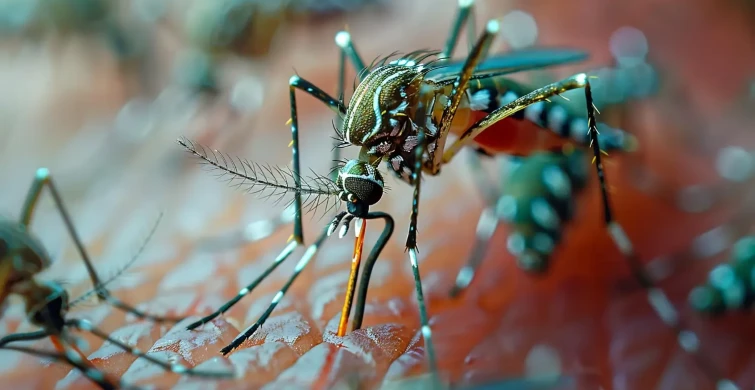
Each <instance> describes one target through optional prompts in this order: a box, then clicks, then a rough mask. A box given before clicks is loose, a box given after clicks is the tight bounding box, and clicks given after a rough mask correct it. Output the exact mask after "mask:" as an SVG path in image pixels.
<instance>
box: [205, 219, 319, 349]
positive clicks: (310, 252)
mask: <svg viewBox="0 0 755 390" xmlns="http://www.w3.org/2000/svg"><path fill="white" fill-rule="evenodd" d="M327 233H328V230H327V227H326V229H325V230H324V231H323V232H322V233H321V234H320V236H319V237H318V238H317V241H315V243H314V244H312V245H310V246H309V248H307V250H306V251H305V252H304V255H303V256H302V258H301V259H300V260H299V262H298V263H297V264H296V268H294V273H293V275H291V277H290V278H289V279H288V281H286V284H284V285H283V287H282V288H281V289H280V291H278V293H277V294H275V296H274V297H273V300H272V301H271V302H270V306H268V308H267V310H265V312H264V313H262V316H260V318H259V319H258V320H257V322H255V323H254V324H253V325H252V326H251V327H249V328H248V329H247V330H246V331H244V333H242V334H240V335H239V336H237V337H236V338H235V339H234V340H233V341H232V342H231V343H230V344H228V345H227V346H226V347H224V348H223V349H221V350H220V352H221V353H222V354H223V355H228V354H229V353H230V352H231V351H233V350H234V349H236V348H238V347H239V346H240V345H241V344H243V343H244V341H246V340H247V339H249V338H250V337H252V335H254V332H256V331H257V329H259V327H260V326H262V324H264V323H265V321H267V319H268V318H269V317H270V314H271V313H272V312H273V310H275V307H276V306H278V303H279V302H280V300H281V299H283V296H284V295H286V292H287V291H288V289H289V288H290V287H291V285H292V284H293V283H294V281H295V280H296V278H297V277H299V274H300V273H301V271H302V270H304V268H305V267H306V266H307V264H308V263H309V261H310V260H312V258H313V257H314V256H315V254H317V251H318V250H319V249H320V246H321V245H322V243H323V242H324V241H325V239H326V238H328V234H327Z"/></svg>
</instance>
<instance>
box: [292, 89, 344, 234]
mask: <svg viewBox="0 0 755 390" xmlns="http://www.w3.org/2000/svg"><path fill="white" fill-rule="evenodd" d="M288 84H289V88H288V90H289V98H290V100H291V119H290V122H291V138H292V139H291V147H292V151H293V153H292V154H293V173H294V183H295V186H296V187H297V188H301V168H300V164H299V118H298V116H297V113H296V90H297V89H300V90H302V91H304V92H306V93H308V94H309V95H311V96H313V97H315V98H316V99H317V100H319V101H321V102H323V103H325V105H327V106H328V107H330V108H331V109H332V110H333V111H335V112H336V114H338V115H339V116H343V115H346V106H345V105H344V104H343V103H342V102H340V101H339V100H336V99H334V98H333V97H332V96H330V95H328V94H327V93H326V92H325V91H323V90H322V89H320V88H318V87H317V86H315V85H314V84H312V83H310V82H309V81H307V80H304V79H303V78H301V77H299V76H291V79H289V81H288ZM294 207H295V210H296V216H295V220H294V237H293V238H294V240H296V242H297V243H298V244H304V230H303V228H302V222H301V217H302V215H301V214H302V213H301V210H302V207H301V193H300V192H298V191H297V192H295V193H294Z"/></svg>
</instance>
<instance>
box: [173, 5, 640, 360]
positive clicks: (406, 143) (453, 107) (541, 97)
mask: <svg viewBox="0 0 755 390" xmlns="http://www.w3.org/2000/svg"><path fill="white" fill-rule="evenodd" d="M459 5H460V9H459V12H458V14H457V17H456V20H455V21H454V24H453V29H452V31H451V35H450V37H449V40H448V42H447V44H446V48H445V50H444V51H443V52H442V53H440V56H438V54H439V53H437V52H428V51H417V52H413V53H409V54H407V55H404V56H401V57H399V58H398V59H396V60H393V61H390V62H389V60H390V57H392V56H389V57H386V58H384V59H382V60H381V61H377V62H376V63H373V65H371V66H369V67H367V66H365V63H364V61H362V59H361V57H360V56H359V55H358V53H357V51H356V49H355V48H354V46H353V44H352V42H351V37H350V35H349V34H348V33H347V32H345V31H342V32H339V33H338V34H337V35H336V43H337V45H338V46H339V47H340V48H341V49H342V54H341V59H342V64H343V62H345V58H346V57H348V58H349V59H350V60H351V62H352V63H353V65H354V67H355V69H356V71H357V73H358V75H359V79H360V82H359V84H358V86H356V88H355V91H354V94H353V96H352V98H351V104H350V105H349V106H348V107H347V106H346V105H345V104H344V102H343V101H342V99H336V98H333V97H331V96H330V95H328V94H327V93H326V92H324V91H323V90H321V89H320V88H318V87H316V86H315V85H314V84H312V83H310V82H308V81H306V80H304V79H302V78H301V77H299V76H293V77H291V79H290V81H289V85H290V87H289V90H290V99H291V119H290V123H291V129H292V142H291V146H292V147H293V168H292V170H290V171H289V170H285V169H284V168H273V167H269V166H261V165H259V164H256V163H251V162H248V161H242V160H240V159H237V158H236V159H234V158H232V157H229V156H225V155H223V154H220V153H219V152H216V151H212V152H208V150H207V149H205V148H203V147H201V146H200V147H198V146H197V145H195V144H194V143H191V142H189V141H186V140H179V143H180V144H181V145H183V146H184V147H185V148H186V149H188V150H189V151H190V152H192V153H193V154H195V155H196V156H198V157H199V158H201V159H202V160H203V161H204V162H205V163H207V164H209V165H210V166H211V167H213V168H216V169H219V170H220V171H221V173H222V174H229V175H230V176H231V179H230V180H231V181H232V180H234V179H239V180H240V183H239V185H243V184H244V183H249V184H250V185H251V186H252V187H254V186H260V190H265V189H270V190H272V191H273V193H275V194H281V195H282V194H285V193H287V192H293V193H294V199H293V205H294V207H295V221H294V234H293V238H294V241H292V242H291V243H289V245H288V246H287V247H286V248H285V249H284V250H283V252H281V254H280V255H279V256H278V258H276V260H275V262H274V263H273V265H271V267H270V268H269V269H268V270H267V271H265V272H263V274H262V275H260V277H259V278H258V279H257V280H255V281H254V282H253V283H252V284H250V285H249V286H247V287H246V288H244V289H242V290H241V291H240V292H239V294H238V296H237V297H235V298H234V299H233V300H231V301H230V302H229V303H228V304H226V305H224V306H223V307H222V308H221V309H220V310H219V311H218V312H216V313H213V314H212V315H210V316H208V317H206V318H205V319H202V320H200V321H198V322H197V323H195V324H192V325H191V326H190V327H189V328H190V329H193V328H195V327H197V326H199V325H201V324H203V323H205V322H207V321H209V320H211V319H212V318H214V317H216V316H217V315H219V314H220V313H223V312H225V311H226V310H228V309H229V308H230V306H232V305H233V304H235V303H236V302H238V300H239V299H241V297H243V296H244V295H246V294H248V293H249V292H250V291H251V290H252V289H253V288H254V287H256V285H257V284H258V283H259V282H260V281H261V280H262V279H263V278H264V277H266V276H267V275H268V274H269V272H272V270H273V269H274V268H275V267H277V265H279V264H280V263H281V262H282V261H283V260H284V259H285V258H286V257H288V256H289V255H290V253H291V252H292V251H293V250H294V249H295V248H296V247H297V246H298V245H301V244H302V243H303V242H304V240H303V232H302V223H301V215H302V214H303V212H302V195H305V196H306V197H307V199H306V200H307V202H306V203H305V204H304V205H305V206H309V207H310V208H317V207H319V206H321V205H325V206H326V208H327V209H330V208H331V207H333V204H331V203H330V201H331V199H335V200H336V203H338V201H339V200H340V201H341V202H344V203H345V204H346V211H344V212H340V213H338V214H337V215H336V216H335V218H333V220H332V221H331V223H330V224H329V225H328V226H327V228H326V231H325V232H324V233H323V234H322V235H321V236H320V237H319V238H318V239H317V240H316V242H315V244H313V245H312V246H310V248H309V249H308V250H307V251H306V252H305V255H304V257H303V259H302V261H301V262H300V263H299V264H298V265H297V267H296V271H295V274H294V277H295V276H296V275H298V273H299V272H300V271H301V269H302V268H303V267H304V266H306V263H307V262H308V261H309V259H310V258H311V257H312V256H314V254H315V252H316V251H317V249H318V248H319V246H320V245H321V243H322V241H323V240H324V239H325V237H326V236H327V235H330V234H331V233H333V232H334V231H335V230H336V229H337V228H338V226H342V228H341V231H340V235H341V236H344V235H345V234H346V232H347V230H348V228H349V225H350V223H351V221H352V220H354V219H362V220H364V219H369V218H370V217H371V213H369V208H370V206H372V205H374V204H376V203H377V202H378V201H379V200H380V199H381V197H382V195H383V192H384V181H383V177H382V174H381V173H380V172H379V171H378V170H377V166H378V165H379V163H380V162H381V161H385V162H386V163H387V164H388V166H389V169H390V170H391V171H393V172H394V173H395V174H396V175H397V176H398V177H399V178H400V179H402V180H403V181H405V182H407V183H409V184H410V185H412V186H414V188H415V191H414V197H413V207H412V213H411V223H410V226H409V234H408V237H407V241H406V247H407V250H408V252H409V258H410V262H411V265H412V270H413V275H414V280H415V289H416V294H417V300H418V302H419V310H420V321H421V325H422V328H421V329H422V335H423V338H424V340H425V347H426V350H427V355H428V361H429V364H430V368H431V371H433V372H434V371H435V370H436V367H435V352H434V348H433V344H432V336H431V331H430V327H429V326H428V317H427V311H426V308H425V303H424V294H423V292H422V286H421V279H420V273H419V269H418V266H417V248H416V242H417V241H416V234H417V231H416V230H417V229H416V226H417V217H418V211H419V194H420V182H421V180H420V178H421V174H422V173H426V174H430V175H437V174H439V173H440V167H441V166H442V165H443V164H445V163H448V162H450V161H451V160H452V158H453V157H454V156H455V155H456V153H457V152H458V151H459V150H460V149H461V147H463V146H465V145H467V144H469V143H470V142H471V141H472V140H473V139H475V137H477V136H478V135H480V134H482V133H483V131H484V130H486V129H488V128H489V127H490V126H492V125H493V124H495V123H497V122H499V121H501V120H502V119H504V118H509V117H512V118H520V119H521V118H523V117H524V116H525V114H527V113H530V115H534V114H535V113H536V114H538V115H539V114H542V113H543V112H544V110H543V109H542V106H540V105H537V104H538V103H543V102H545V101H548V99H549V98H550V97H553V96H556V95H560V94H561V93H563V92H566V91H569V90H572V89H578V88H585V92H586V100H587V103H588V120H587V121H584V120H583V121H582V122H580V123H579V124H581V125H582V126H581V127H577V126H576V125H574V124H570V125H571V126H563V127H558V128H556V130H558V131H559V133H558V134H557V135H561V136H565V137H569V136H571V135H572V134H573V135H574V136H575V137H579V139H580V140H583V141H584V142H585V143H587V144H591V145H592V147H593V150H594V153H595V155H596V156H595V159H596V163H597V164H596V166H597V169H598V172H599V177H600V179H601V181H603V167H602V163H601V160H600V148H599V145H598V134H597V130H596V129H595V121H594V111H593V107H592V98H591V94H590V84H589V81H588V77H587V75H585V74H578V75H575V76H572V77H569V78H567V79H564V80H562V81H559V82H557V83H553V84H550V85H548V86H546V87H543V88H539V89H537V90H535V91H533V92H530V93H528V94H524V95H522V96H521V97H519V96H517V94H516V93H515V92H513V91H509V89H510V86H512V85H515V84H513V83H503V82H502V81H501V79H500V78H499V77H498V76H502V75H505V74H509V73H513V72H516V71H522V70H529V69H536V68H542V67H548V66H553V65H558V64H565V63H569V62H575V61H578V60H581V59H584V58H585V57H586V55H585V54H584V53H583V52H579V51H574V50H565V49H535V50H525V51H518V52H514V53H509V54H506V55H500V56H497V57H493V58H490V59H487V60H486V61H483V59H484V57H486V55H487V54H486V53H487V50H488V47H489V46H490V44H491V42H492V40H493V38H494V37H495V35H496V34H497V33H498V31H499V23H498V22H497V21H495V20H491V21H490V22H488V23H487V25H486V29H485V31H484V33H483V34H482V35H481V36H480V37H479V38H478V40H477V41H476V42H475V43H474V46H473V48H472V49H471V52H470V54H469V56H468V57H467V58H466V59H465V60H464V61H458V62H448V61H447V58H448V57H449V55H450V53H451V52H452V51H453V49H454V47H455V45H456V43H457V40H458V36H459V33H460V30H461V28H462V27H463V25H464V23H465V21H466V19H467V18H468V16H469V15H470V12H471V8H472V5H473V2H472V1H460V3H459ZM431 57H436V58H435V59H434V60H432V59H431V60H429V59H430V58H431ZM425 60H429V61H428V62H427V63H423V61H425ZM343 68H344V67H343V65H342V66H341V79H342V80H343V78H344V76H343V71H344V69H343ZM490 79H495V80H496V81H495V82H491V83H485V82H484V80H490ZM471 81H473V82H472V83H470V82H471ZM499 82H500V83H499ZM491 84H492V87H493V90H492V91H491V90H490V87H491ZM342 85H343V81H341V82H340V83H339V96H343V89H342ZM297 89H299V90H301V91H304V92H307V93H308V94H309V95H311V96H313V97H315V98H317V99H318V100H320V101H322V102H323V103H325V104H326V105H327V106H328V107H330V108H331V109H332V110H334V111H335V112H336V113H337V114H338V115H339V116H340V117H341V119H342V120H343V129H342V130H338V129H336V133H337V139H338V141H339V143H338V144H337V148H336V150H337V149H338V148H342V147H346V146H352V145H354V146H360V147H361V151H360V155H359V159H356V160H349V161H346V162H345V163H343V164H342V165H339V166H337V167H336V168H335V171H336V172H335V174H336V176H335V178H334V179H329V178H327V177H324V176H320V175H316V174H315V175H314V176H312V177H310V178H307V179H303V178H302V176H301V174H300V172H301V170H300V164H299V137H298V131H299V125H298V116H297V110H296V95H295V92H296V90H297ZM509 92H511V93H509ZM462 101H464V103H465V104H464V106H461V103H462ZM533 105H535V107H537V108H536V110H537V111H535V109H530V110H528V111H525V112H522V110H525V108H527V107H531V106H533ZM460 106H461V107H462V110H463V109H470V110H471V109H473V108H477V110H484V109H489V110H490V113H489V114H487V115H486V116H485V117H484V118H482V119H481V120H479V121H477V122H475V123H473V124H471V125H469V124H468V123H464V131H463V132H462V134H461V135H460V136H459V139H458V140H457V141H456V142H454V143H453V144H452V145H450V146H449V147H448V148H446V147H445V142H446V141H447V139H448V135H449V132H450V130H451V128H452V122H454V119H455V118H456V113H457V110H458V109H459V108H460ZM517 113H519V114H517ZM461 117H462V116H460V118H461ZM546 118H547V117H546ZM464 119H467V118H464ZM588 128H589V129H590V130H591V131H590V132H589V136H584V135H582V134H584V133H585V132H587V129H588ZM562 131H565V132H566V133H565V134H561V132H562ZM577 134H579V135H577ZM499 138H500V137H499ZM631 139H632V138H631V137H625V138H624V137H613V138H609V140H619V141H624V140H626V141H627V144H629V143H631V142H630V140H631ZM607 144H608V146H609V147H612V148H611V149H624V148H626V145H625V144H624V143H620V144H617V145H612V144H611V142H607ZM437 151H442V153H438V152H437ZM275 191H278V192H275ZM604 196H606V194H605V191H604ZM605 202H606V209H607V210H608V207H607V198H606V199H605ZM609 222H611V220H610V219H609ZM610 226H612V231H614V232H623V231H622V230H621V229H620V228H619V227H618V225H615V224H613V223H612V222H611V225H610ZM358 230H359V237H362V236H363V232H364V222H362V226H360V227H359V229H358ZM615 234H618V233H615ZM359 237H358V238H357V245H355V256H354V260H355V261H354V263H358V257H359V251H360V248H361V247H360V245H359V241H360V240H361V238H359ZM352 270H358V266H356V265H353V266H352ZM353 278H354V277H353V276H352V277H351V278H350V279H353ZM291 282H293V278H292V279H290V280H289V282H288V283H287V284H286V285H285V286H284V288H283V289H282V290H281V292H280V293H279V294H277V295H276V297H275V298H274V300H273V302H272V304H271V307H270V309H269V310H272V309H273V308H274V307H275V305H276V304H277V302H278V301H279V300H280V299H281V298H282V296H283V294H285V292H286V290H287V288H288V286H289V285H290V283H291ZM350 288H351V285H350ZM350 296H351V293H350V292H347V298H346V300H347V302H346V303H345V304H344V308H346V306H348V305H349V302H348V301H349V300H350ZM344 311H346V309H344ZM268 314H269V313H268V312H266V313H265V315H263V317H264V318H266V316H267V315H268ZM264 318H263V319H262V320H264ZM343 320H344V319H343V318H342V321H343ZM261 322H262V321H258V322H257V323H255V324H254V325H253V326H252V327H251V328H250V329H248V330H247V331H245V332H244V334H242V335H241V336H239V337H238V338H237V339H236V340H235V341H234V342H233V343H231V344H230V345H229V346H228V347H226V348H224V349H223V350H222V352H223V353H224V354H226V353H228V352H230V351H231V350H233V349H234V348H236V347H238V346H239V345H241V343H242V342H243V341H244V340H246V339H247V338H248V337H250V336H251V335H252V334H253V333H254V331H256V329H257V328H258V327H259V325H260V324H261ZM355 325H356V324H355ZM339 328H340V327H339ZM339 330H340V329H339ZM339 333H340V332H339Z"/></svg>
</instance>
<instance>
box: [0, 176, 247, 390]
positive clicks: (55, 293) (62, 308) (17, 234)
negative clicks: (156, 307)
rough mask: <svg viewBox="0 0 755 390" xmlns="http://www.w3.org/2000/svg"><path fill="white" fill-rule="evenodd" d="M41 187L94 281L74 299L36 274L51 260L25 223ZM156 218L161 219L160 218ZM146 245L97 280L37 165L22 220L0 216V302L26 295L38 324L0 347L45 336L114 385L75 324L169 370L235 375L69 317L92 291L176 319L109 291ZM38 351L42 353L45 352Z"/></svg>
mask: <svg viewBox="0 0 755 390" xmlns="http://www.w3.org/2000/svg"><path fill="white" fill-rule="evenodd" d="M45 186H47V187H48V188H49V190H50V193H51V195H52V198H53V200H54V201H55V205H56V207H57V211H58V213H59V214H60V216H61V217H62V219H63V222H64V223H65V226H66V228H67V230H68V234H69V235H70V236H71V238H72V239H73V242H74V245H75V246H76V249H77V251H78V253H79V255H80V256H81V258H82V260H83V261H84V265H85V266H86V269H87V271H88V273H89V278H90V279H91V281H92V284H93V288H92V290H91V291H89V292H87V293H86V294H84V295H83V296H82V297H81V298H79V299H77V300H74V301H72V302H69V296H68V293H67V292H66V291H65V289H64V288H63V287H62V286H61V285H60V284H59V283H56V282H39V281H37V280H36V278H35V276H36V275H37V274H39V273H40V272H42V271H43V270H45V269H46V268H48V267H49V266H50V264H51V262H52V259H51V257H50V255H49V254H48V252H47V251H46V250H45V248H44V247H43V245H42V243H41V241H40V240H39V239H38V238H36V237H35V236H34V235H33V234H32V233H31V232H30V231H29V224H30V222H31V219H32V216H33V214H34V211H35V208H36V206H37V203H38V201H39V199H40V195H41V194H42V190H43V189H44V187H45ZM157 222H159V219H158V221H157ZM156 228H157V223H156V224H155V226H154V228H153V230H152V232H151V233H150V235H149V237H151V236H152V234H153V233H154V231H155V229H156ZM145 246H146V242H145V244H144V245H142V247H141V248H140V250H139V251H138V252H137V255H136V256H134V257H133V258H132V259H131V261H130V262H129V263H128V264H127V265H126V267H124V268H123V269H122V270H121V272H118V273H117V274H116V275H115V276H114V277H112V278H110V279H108V280H105V281H103V280H102V279H100V277H99V276H98V275H97V272H96V271H95V270H94V267H93V265H92V262H91V260H90V257H89V255H88V254H87V251H86V250H85V249H84V245H83V244H82V242H81V239H80V238H79V236H78V234H77V232H76V230H75V228H74V226H73V221H72V220H71V218H70V216H69V214H68V211H67V208H66V207H65V204H64V203H63V200H62V198H61V196H60V193H59V192H58V190H57V188H56V186H55V184H54V183H53V181H52V177H51V175H50V172H49V170H48V169H46V168H40V169H38V170H37V172H36V175H35V177H34V181H33V183H32V185H31V187H30V189H29V192H28V193H27V196H26V200H25V202H24V206H23V207H22V209H21V218H20V221H18V222H17V221H11V220H7V219H3V220H0V304H3V303H5V299H6V298H7V297H8V296H9V295H11V294H15V295H18V296H20V297H21V298H23V300H24V303H25V307H26V312H27V314H28V316H29V319H30V321H31V323H32V324H33V325H36V326H39V327H41V328H42V329H41V330H39V331H34V332H28V333H15V334H10V335H7V336H4V337H2V338H1V339H0V348H5V349H15V350H19V351H22V352H29V353H33V351H30V350H28V349H23V348H19V347H14V346H8V345H7V344H9V343H13V342H19V341H33V340H39V339H43V338H46V337H49V338H50V340H51V341H52V343H53V345H54V346H55V348H56V349H57V351H58V352H59V356H58V357H59V358H61V359H63V360H64V361H67V362H68V363H69V364H71V365H73V366H75V367H77V368H79V369H82V367H81V366H82V365H83V366H85V367H87V370H82V373H83V374H84V375H85V376H87V377H88V378H89V379H91V380H92V381H93V382H95V383H97V384H98V385H99V386H100V387H102V388H105V389H113V388H117V387H116V386H115V385H114V384H113V382H111V381H110V380H108V379H107V378H105V376H104V375H102V374H101V373H98V371H97V370H96V369H94V366H93V365H92V363H91V362H89V360H88V359H87V358H86V356H85V355H84V354H83V353H82V352H81V351H80V350H79V349H78V347H77V346H76V342H75V338H74V337H73V335H72V334H71V333H70V332H69V331H68V329H69V328H73V329H78V330H81V331H86V332H89V333H92V334H93V335H95V336H97V337H99V338H101V339H103V340H106V341H108V342H110V343H112V344H113V345H115V346H117V347H119V348H121V349H123V350H124V351H126V352H128V353H130V354H132V355H134V356H137V357H141V358H144V359H146V360H148V361H150V362H152V363H154V364H156V365H158V366H160V367H162V368H164V369H165V370H168V371H172V372H176V373H180V374H186V375H197V376H204V377H220V378H230V377H233V376H235V373H232V372H199V371H195V370H193V369H191V368H188V367H185V366H182V365H180V364H171V363H165V362H162V361H160V360H158V359H155V358H153V357H151V356H149V355H146V354H144V353H143V352H141V351H139V350H138V349H136V348H133V347H131V346H129V345H126V344H125V343H123V342H121V341H119V340H115V339H113V338H112V337H110V336H109V335H108V334H107V333H105V332H103V331H102V330H99V329H97V328H96V327H94V326H93V325H92V324H91V323H90V322H89V321H86V320H82V319H73V318H67V314H68V311H69V309H70V308H71V307H72V306H74V305H75V304H77V303H79V302H81V301H83V300H84V299H86V298H88V297H89V296H91V295H96V296H97V297H98V298H99V299H100V300H101V301H104V302H107V303H108V304H110V305H112V306H114V307H117V308H118V309H121V310H124V311H126V312H129V313H131V314H134V315H136V316H137V317H140V318H142V319H149V320H153V321H158V322H159V321H169V322H178V321H180V320H181V319H180V318H169V317H158V316H153V315H150V314H147V313H144V312H142V311H139V310H137V309H135V308H133V307H131V306H130V305H128V304H126V303H124V302H121V301H120V300H118V299H117V298H115V297H113V296H112V295H111V294H110V292H109V291H108V290H107V284H109V283H111V282H112V281H113V280H115V278H117V277H118V276H119V275H120V274H121V273H122V272H123V270H125V269H126V268H127V267H128V266H130V265H131V264H132V263H133V262H134V261H136V259H137V257H138V256H139V254H140V253H141V252H142V250H143V249H144V247H145ZM73 352H75V353H73ZM40 353H41V354H44V352H40ZM38 354H39V353H38Z"/></svg>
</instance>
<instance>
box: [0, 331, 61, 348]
mask: <svg viewBox="0 0 755 390" xmlns="http://www.w3.org/2000/svg"><path fill="white" fill-rule="evenodd" d="M49 335H50V333H49V332H47V331H45V330H38V331H35V332H29V333H13V334H9V335H7V336H3V338H1V339H0V348H2V347H4V346H5V344H8V343H14V342H16V341H34V340H39V339H43V338H45V337H47V336H49Z"/></svg>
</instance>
